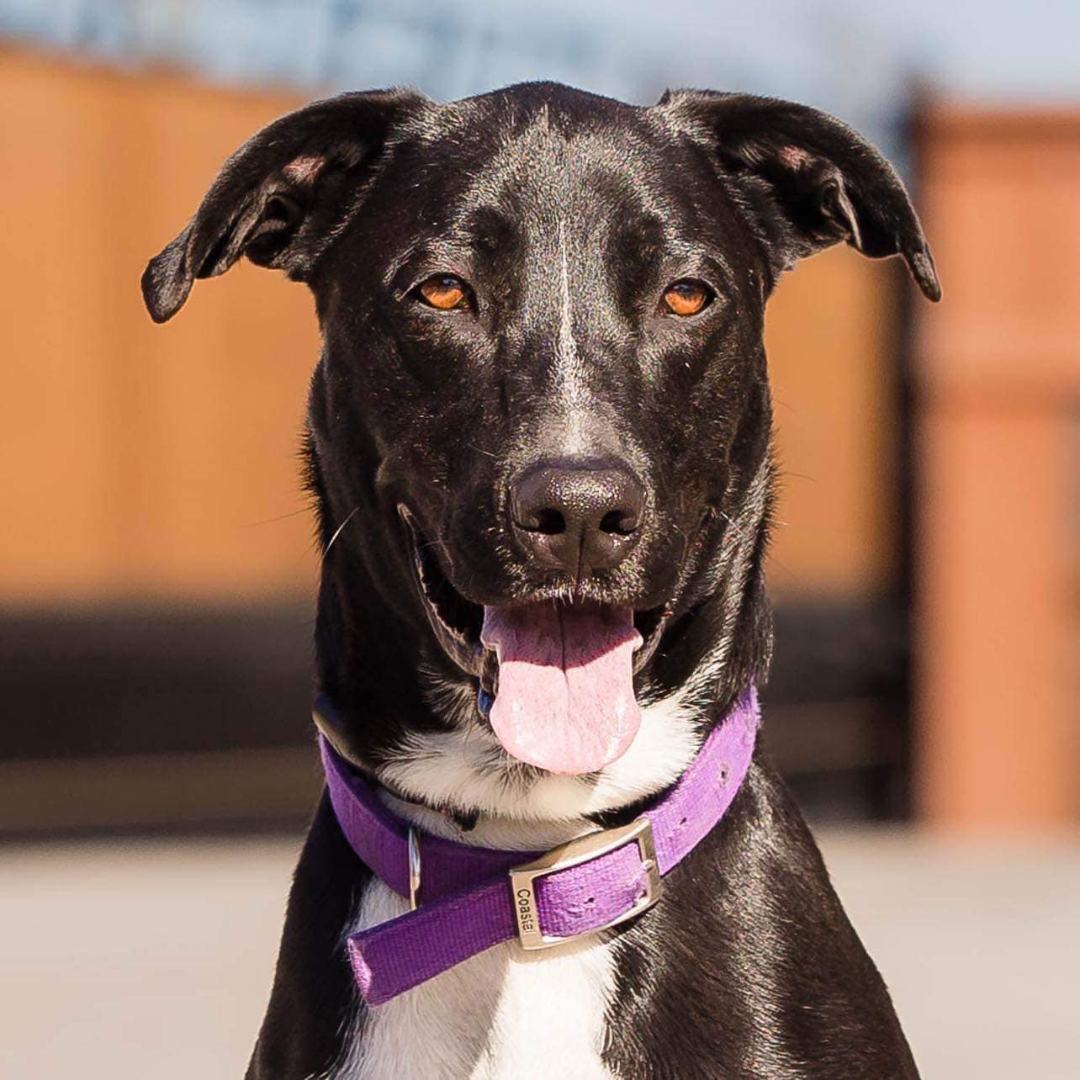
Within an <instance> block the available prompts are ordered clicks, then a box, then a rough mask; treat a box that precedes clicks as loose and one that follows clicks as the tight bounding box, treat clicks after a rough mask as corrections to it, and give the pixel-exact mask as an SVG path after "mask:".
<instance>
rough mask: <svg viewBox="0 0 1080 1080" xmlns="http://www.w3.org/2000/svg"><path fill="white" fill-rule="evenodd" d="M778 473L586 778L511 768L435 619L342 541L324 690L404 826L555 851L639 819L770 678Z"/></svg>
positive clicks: (697, 588)
mask: <svg viewBox="0 0 1080 1080" xmlns="http://www.w3.org/2000/svg"><path fill="white" fill-rule="evenodd" d="M771 478H772V470H771V464H770V462H769V461H767V460H766V461H764V462H762V464H761V467H760V468H759V470H758V473H757V475H756V476H755V477H754V479H753V481H752V482H751V484H750V486H749V488H748V490H747V493H746V497H745V498H744V499H743V500H742V503H741V508H740V510H739V512H738V513H737V514H736V515H735V516H734V517H733V518H730V519H728V520H726V521H725V523H724V527H723V529H722V532H721V539H720V542H719V543H718V544H716V545H715V546H714V549H713V550H707V549H706V547H705V545H704V544H703V545H702V550H701V551H699V552H698V553H696V557H691V558H689V559H688V560H687V565H686V567H685V571H684V581H683V583H682V590H683V595H684V596H686V597H688V598H690V603H689V604H687V605H686V610H685V612H684V613H682V615H681V618H677V619H676V620H675V621H674V623H673V624H672V627H671V631H670V637H671V639H672V640H671V642H670V644H665V648H664V650H663V652H662V653H661V654H659V655H657V656H656V657H654V659H653V662H652V664H653V671H652V676H651V678H650V679H649V680H648V682H647V683H646V684H645V685H644V686H643V687H642V688H641V692H640V699H641V702H642V724H641V729H640V731H639V733H638V735H637V737H636V738H635V740H634V742H633V743H632V744H631V746H630V748H629V749H628V750H627V751H626V753H625V754H624V755H623V756H622V757H621V758H619V759H618V760H617V761H615V762H613V763H612V764H611V765H609V766H608V767H606V768H605V769H604V770H602V771H601V772H600V773H598V774H596V775H595V776H591V777H588V778H585V777H577V776H556V775H552V774H546V773H541V772H539V771H537V770H535V769H533V768H531V767H529V766H525V765H521V764H519V763H516V762H514V761H513V760H512V759H509V758H508V757H507V755H506V753H505V751H504V750H503V748H502V747H501V745H500V744H499V743H498V741H497V740H496V738H495V736H494V735H493V733H492V732H491V730H490V728H489V727H488V726H487V725H486V724H485V723H483V722H482V721H481V719H480V717H479V715H478V713H477V710H476V689H475V687H474V686H473V685H472V683H471V681H470V680H467V679H466V678H464V677H463V676H461V675H460V674H458V673H457V672H456V671H454V670H453V669H452V668H450V667H449V666H448V663H447V662H445V658H444V657H442V656H441V653H439V652H438V648H437V646H436V645H435V644H434V642H433V641H432V640H430V639H431V635H430V633H425V631H426V627H425V626H422V625H417V624H416V623H415V622H414V621H411V620H409V619H408V618H406V617H403V615H402V613H401V612H399V611H396V610H394V608H393V606H392V605H391V604H390V603H388V602H387V600H386V598H385V597H384V596H383V595H382V594H381V592H380V591H379V590H378V589H377V588H376V586H375V583H374V582H373V581H372V580H371V578H370V577H369V576H368V572H367V570H366V567H365V564H364V561H363V559H362V558H361V557H359V553H356V555H355V556H354V557H348V556H346V557H341V556H342V555H345V552H348V551H349V545H348V543H345V544H342V543H341V541H342V540H344V539H345V536H344V535H343V536H342V538H341V539H340V540H339V541H338V543H339V544H341V547H342V551H341V553H340V554H339V557H337V558H336V559H334V560H333V561H329V560H328V561H327V562H326V563H325V565H324V570H323V577H322V582H321V587H320V597H319V614H318V621H317V630H316V646H317V662H318V672H319V679H320V685H321V688H322V689H323V690H325V691H326V692H327V693H328V694H329V695H330V696H331V698H333V699H334V700H335V702H336V703H337V704H338V707H339V709H340V710H341V712H342V714H343V715H344V716H346V717H348V719H349V722H350V723H351V724H353V725H355V726H356V728H357V730H350V731H349V732H347V733H343V734H345V735H346V736H347V737H346V739H345V740H344V743H345V745H346V746H347V747H349V748H350V751H351V752H350V755H349V756H351V757H352V758H353V759H354V761H357V762H358V763H360V764H362V765H363V766H364V767H365V768H366V769H367V771H368V772H369V773H370V774H372V775H373V776H374V777H375V778H376V779H378V780H379V781H380V782H381V783H382V784H383V785H385V789H386V798H387V801H388V802H389V803H390V804H391V805H392V806H393V807H394V809H395V810H396V811H397V812H398V813H400V814H401V815H402V816H403V817H406V818H408V819H409V820H412V821H413V822H414V823H416V824H417V825H419V826H420V827H421V828H423V829H425V830H426V831H429V832H433V833H436V834H438V835H443V836H447V837H449V838H452V839H457V840H460V841H462V842H465V843H475V844H478V845H482V846H491V847H500V848H520V849H523V850H524V849H536V848H538V847H539V848H543V847H549V846H552V845H553V844H556V843H560V842H562V841H564V840H566V839H569V838H570V837H573V836H576V835H579V834H581V833H582V832H586V831H590V830H591V829H595V828H596V827H597V823H598V821H600V820H610V819H616V820H617V819H619V818H620V816H621V815H620V812H625V813H626V814H627V815H628V814H630V813H632V810H633V807H634V806H635V805H636V804H638V803H640V802H641V801H642V800H643V799H645V798H648V797H650V796H652V795H655V794H657V793H658V792H660V791H662V790H664V789H665V788H667V787H668V786H670V785H671V784H672V783H674V782H675V780H677V779H678V777H679V776H680V775H681V774H682V773H683V771H684V770H685V769H686V767H687V765H688V764H689V763H690V761H691V760H692V759H693V757H694V755H695V753H696V752H697V750H698V749H699V747H700V746H701V743H702V741H703V739H704V736H705V734H706V733H707V731H708V730H709V728H710V727H711V725H712V724H713V723H714V722H715V719H716V717H717V716H719V715H721V714H722V712H723V710H725V709H727V708H728V707H729V706H730V705H731V703H732V702H733V701H734V700H735V699H736V697H737V696H738V695H739V693H740V692H741V691H742V690H743V689H744V688H745V687H746V686H747V684H748V683H750V682H760V681H761V680H762V679H763V678H764V676H765V674H766V671H767V668H768V662H769V657H770V653H771V620H770V617H769V609H768V604H767V600H766V596H765V589H764V580H763V567H762V563H763V560H764V552H765V545H766V540H767V531H768V515H769V506H770V500H771V487H772V484H771ZM316 493H317V495H319V497H320V499H322V498H324V496H323V495H322V493H320V492H318V490H317V492H316ZM323 515H324V519H325V518H326V517H327V516H328V515H327V511H326V508H325V506H324V507H323ZM403 587H409V586H403ZM463 823H467V825H468V827H467V828H466V827H463Z"/></svg>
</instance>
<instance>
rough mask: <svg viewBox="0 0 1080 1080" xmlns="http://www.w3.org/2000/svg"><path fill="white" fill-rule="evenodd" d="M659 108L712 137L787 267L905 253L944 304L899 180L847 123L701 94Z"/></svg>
mask: <svg viewBox="0 0 1080 1080" xmlns="http://www.w3.org/2000/svg"><path fill="white" fill-rule="evenodd" d="M657 108H658V109H660V110H661V111H663V112H665V113H667V114H668V115H670V116H672V117H673V118H675V119H676V120H677V121H679V122H682V123H688V124H689V125H690V126H691V128H692V129H693V130H694V131H695V132H697V133H699V134H700V135H702V136H704V137H705V138H706V139H707V140H708V142H709V144H710V145H711V147H712V148H713V149H714V150H715V153H716V155H717V158H718V161H719V165H720V168H721V169H722V170H723V171H724V172H725V173H726V174H727V175H729V176H731V177H732V178H733V180H734V182H735V183H737V184H740V185H741V188H742V191H743V192H744V195H745V201H746V202H747V204H748V205H749V207H750V209H751V212H752V213H754V212H755V211H757V213H756V217H757V221H756V222H755V223H756V225H757V226H758V228H759V229H760V230H761V231H762V232H763V234H764V236H765V239H766V242H767V243H768V244H769V246H770V248H771V249H772V251H773V252H774V254H775V258H776V260H777V262H778V264H779V266H778V269H780V270H785V269H787V268H788V267H790V266H791V265H792V264H793V263H794V262H795V260H796V259H799V258H801V257H803V256H805V255H810V254H813V253H814V252H815V251H819V250H821V249H822V248H824V247H828V246H829V245H830V244H834V243H836V242H837V241H839V240H845V241H847V243H849V244H850V245H851V246H852V247H854V248H856V249H857V250H858V251H861V252H862V253H863V254H864V255H869V256H870V257H872V258H882V257H884V256H887V255H902V256H903V257H904V259H905V261H906V262H907V265H908V268H909V269H910V271H911V275H912V277H913V278H914V279H915V281H916V282H917V283H918V285H919V288H920V289H922V291H923V293H924V294H925V295H926V296H927V297H928V298H929V299H931V300H940V299H941V286H940V285H939V284H938V279H937V273H936V271H935V270H934V260H933V258H932V257H931V255H930V249H929V247H928V246H927V243H926V240H925V238H924V237H923V232H922V228H921V226H920V225H919V219H918V217H917V215H916V214H915V210H914V208H913V207H912V205H911V201H910V199H909V198H908V195H907V192H906V191H905V190H904V185H903V183H902V182H901V180H900V177H899V176H897V174H896V170H895V169H893V167H892V166H891V165H890V164H889V163H888V162H887V161H886V160H885V158H883V157H882V156H881V154H879V153H878V151H877V150H875V149H874V147H873V146H871V145H870V143H868V142H867V141H866V140H865V139H864V138H862V136H861V135H859V134H858V133H857V132H855V131H853V130H852V129H851V128H850V127H848V126H847V125H846V124H844V123H841V122H840V121H839V120H837V119H835V118H834V117H832V116H829V115H828V114H827V113H823V112H820V111H819V110H817V109H812V108H809V107H808V106H806V105H797V104H795V103H794V102H790V101H778V100H776V99H773V98H762V97H753V96H751V95H748V94H723V93H715V92H712V91H702V90H680V91H674V92H672V91H669V92H668V93H666V94H665V95H664V96H663V97H662V98H661V99H660V102H659V103H658V105H657ZM762 210H764V211H766V212H761V211H762ZM774 210H778V211H779V216H777V215H776V214H775V213H771V212H768V211H774ZM777 222H779V226H780V227H779V228H777Z"/></svg>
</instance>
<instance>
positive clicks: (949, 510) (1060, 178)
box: [917, 105, 1080, 828]
mask: <svg viewBox="0 0 1080 1080" xmlns="http://www.w3.org/2000/svg"><path fill="white" fill-rule="evenodd" d="M922 156H923V159H924V175H925V181H924V184H923V188H924V196H925V206H926V221H927V226H928V229H929V233H930V235H931V237H932V238H933V241H934V244H935V252H936V254H937V259H938V266H939V268H940V270H941V275H942V281H943V283H944V287H945V301H944V302H943V303H942V304H941V305H940V308H939V309H937V310H934V311H923V312H922V313H921V318H922V325H921V335H920V338H921V349H920V356H919V359H920V364H919V377H920V379H919V381H920V393H919V402H920V409H919V412H920V424H919V430H918V450H919V463H920V473H921V475H922V478H923V484H922V489H921V496H920V499H919V503H918V506H919V510H920V526H921V527H920V529H919V537H918V560H917V562H918V566H917V569H918V595H919V634H918V636H917V645H918V650H917V660H918V663H917V675H918V679H917V688H918V694H917V720H918V730H919V736H920V738H919V750H920V753H919V770H918V780H919V784H918V788H919V796H920V801H921V807H922V810H923V812H924V813H925V815H926V816H927V817H928V818H929V819H930V820H932V821H934V822H936V823H938V824H942V825H946V826H950V827H961V828H985V827H997V828H1000V827H1002V826H1005V827H1013V828H1016V827H1032V826H1042V827H1045V826H1047V825H1059V824H1062V823H1064V822H1068V821H1075V820H1076V815H1077V811H1078V809H1080V803H1078V800H1077V792H1078V790H1080V784H1078V781H1080V753H1078V744H1077V724H1076V721H1077V718H1078V716H1080V710H1078V708H1077V690H1078V689H1080V686H1078V683H1077V678H1076V671H1077V660H1078V659H1080V657H1078V655H1077V644H1078V643H1080V634H1078V632H1077V631H1078V630H1080V619H1078V618H1077V615H1078V608H1077V596H1078V594H1077V577H1076V569H1077V563H1076V554H1077V549H1078V543H1077V541H1078V538H1080V537H1078V533H1077V524H1078V519H1077V494H1078V490H1080V489H1078V488H1077V484H1076V479H1077V462H1078V450H1080V438H1078V434H1080V425H1078V418H1080V278H1078V276H1077V274H1076V266H1077V263H1078V262H1080V201H1078V199H1077V192H1078V191H1080V111H1077V110H1072V111H1064V110H1063V111H1060V112H1052V111H1048V112H1039V113H1035V112H1026V113H1021V112H1015V113H1010V112H1007V111H1001V110H979V109H974V108H964V107H949V106H947V105H939V106H937V107H936V108H933V109H931V110H929V111H928V112H927V114H926V116H925V117H924V123H923V132H922Z"/></svg>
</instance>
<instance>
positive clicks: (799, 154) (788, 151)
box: [779, 146, 810, 169]
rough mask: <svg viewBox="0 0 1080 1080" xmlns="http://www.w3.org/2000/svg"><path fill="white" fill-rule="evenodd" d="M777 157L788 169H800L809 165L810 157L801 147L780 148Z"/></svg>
mask: <svg viewBox="0 0 1080 1080" xmlns="http://www.w3.org/2000/svg"><path fill="white" fill-rule="evenodd" d="M779 156H780V160H781V161H782V162H783V163H784V164H785V165H786V166H787V167H788V168H789V169H801V168H802V167H803V166H804V165H809V164H810V155H809V154H808V153H807V152H806V151H805V150H804V149H803V148H802V147H801V146H781V147H780V155H779Z"/></svg>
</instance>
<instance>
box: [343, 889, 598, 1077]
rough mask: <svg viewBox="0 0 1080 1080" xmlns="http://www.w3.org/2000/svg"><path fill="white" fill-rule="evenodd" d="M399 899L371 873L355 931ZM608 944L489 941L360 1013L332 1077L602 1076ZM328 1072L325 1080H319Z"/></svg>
mask: <svg viewBox="0 0 1080 1080" xmlns="http://www.w3.org/2000/svg"><path fill="white" fill-rule="evenodd" d="M407 906H408V905H407V904H406V902H405V900H404V899H403V898H401V897H400V896H398V895H397V894H396V893H394V892H393V891H392V890H391V889H390V888H389V887H388V886H386V885H384V884H383V883H382V882H381V881H378V880H375V881H373V882H372V883H371V884H370V885H369V886H368V888H367V890H366V891H365V893H364V896H363V898H362V900H361V902H360V908H359V916H358V919H357V924H356V929H363V928H366V927H369V926H373V925H375V924H377V923H379V922H383V921H384V920H386V919H389V918H393V917H394V916H396V915H400V914H401V913H402V912H403V911H404V910H405V909H406V907H407ZM612 980H613V964H612V957H611V946H610V945H608V944H606V943H604V942H600V941H598V940H597V939H595V938H590V939H586V940H583V941H582V942H581V943H579V944H577V945H570V946H566V947H565V948H563V949H560V950H558V952H557V953H550V952H549V953H546V954H532V955H529V954H527V953H525V952H524V951H523V950H522V949H521V948H520V947H519V946H518V944H517V942H516V941H515V942H507V943H506V944H503V945H497V946H496V947H495V948H493V949H489V950H488V951H487V952H484V953H480V954H479V955H477V956H474V957H473V958H472V959H470V960H467V961H465V963H463V964H459V965H458V966H457V967H456V968H452V969H451V970H449V971H447V972H444V973H443V974H442V975H439V976H437V977H436V978H434V979H431V980H430V981H428V982H426V983H424V984H422V985H421V986H418V987H416V988H415V989H414V990H410V991H408V992H406V993H404V994H402V995H400V996H399V997H396V998H394V999H393V1000H392V1001H389V1002H387V1003H386V1004H385V1005H380V1006H379V1007H378V1008H375V1009H373V1010H371V1011H370V1012H369V1013H368V1014H367V1018H366V1022H365V1023H364V1027H363V1033H362V1036H361V1037H360V1038H359V1039H357V1038H356V1037H355V1036H354V1037H353V1040H352V1044H351V1046H350V1047H349V1049H348V1051H347V1056H346V1058H345V1060H343V1062H342V1064H341V1066H340V1067H339V1069H338V1070H337V1071H336V1072H334V1073H332V1074H330V1076H331V1078H332V1080H533V1078H535V1080H554V1078H556V1077H558V1078H560V1080H561V1078H564V1077H565V1078H567V1080H611V1078H612V1074H611V1073H610V1072H608V1071H607V1069H605V1067H604V1065H603V1062H602V1061H601V1057H600V1054H601V1050H602V1048H603V1042H604V1030H605V1022H604V1015H605V1012H606V1009H607V1003H608V1001H609V999H610V995H611V992H612ZM328 1080H329V1078H328Z"/></svg>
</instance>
